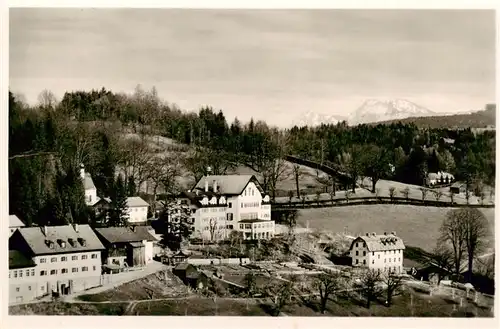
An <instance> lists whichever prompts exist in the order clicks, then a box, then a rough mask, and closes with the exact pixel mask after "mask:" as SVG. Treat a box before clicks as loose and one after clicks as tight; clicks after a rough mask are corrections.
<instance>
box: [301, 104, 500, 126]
mask: <svg viewBox="0 0 500 329" xmlns="http://www.w3.org/2000/svg"><path fill="white" fill-rule="evenodd" d="M494 107H495V106H494V105H493V104H490V105H488V106H487V110H485V111H476V112H474V111H468V112H461V113H456V112H455V113H438V112H434V111H431V110H429V109H427V108H425V107H422V106H420V105H417V104H415V103H413V102H410V101H408V100H404V99H395V100H376V99H370V100H367V101H365V102H364V103H363V105H361V106H360V107H359V108H358V109H357V110H356V111H354V112H353V113H351V115H349V116H348V117H344V116H339V115H328V114H322V113H316V112H312V111H309V112H307V113H305V114H304V115H302V116H301V117H299V118H297V119H296V120H295V121H294V122H293V123H292V125H296V126H299V127H301V126H309V127H315V126H319V125H321V124H337V123H338V122H341V121H347V123H348V124H349V125H350V126H354V125H358V124H373V123H391V122H399V121H402V122H407V123H409V122H415V123H417V122H418V123H419V124H421V125H424V126H440V127H442V126H443V125H444V126H449V127H452V126H459V127H465V126H471V125H472V126H471V127H473V128H483V127H486V126H488V125H494V124H495V108H494ZM483 112H484V113H483ZM444 118H447V119H446V120H445V119H444ZM436 120H437V121H436Z"/></svg>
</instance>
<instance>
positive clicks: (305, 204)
mask: <svg viewBox="0 0 500 329" xmlns="http://www.w3.org/2000/svg"><path fill="white" fill-rule="evenodd" d="M370 204H401V205H412V206H425V207H453V208H460V207H469V208H494V207H495V205H494V204H483V205H478V204H473V205H472V204H462V203H456V202H453V203H452V202H448V201H435V200H420V199H412V198H408V199H406V198H402V197H393V198H391V197H354V198H349V199H345V198H344V199H333V200H305V201H292V202H279V203H278V202H275V203H273V204H272V210H281V209H309V208H325V207H342V206H355V205H370Z"/></svg>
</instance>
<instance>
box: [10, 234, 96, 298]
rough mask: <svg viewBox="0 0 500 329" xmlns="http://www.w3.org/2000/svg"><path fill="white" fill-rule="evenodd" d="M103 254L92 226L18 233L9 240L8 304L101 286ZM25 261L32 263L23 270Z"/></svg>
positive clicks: (25, 265)
mask: <svg viewBox="0 0 500 329" xmlns="http://www.w3.org/2000/svg"><path fill="white" fill-rule="evenodd" d="M103 250H104V246H103V245H102V244H101V242H100V241H99V239H98V238H97V236H96V235H95V233H94V232H93V231H92V229H91V228H90V226H89V225H74V226H71V225H63V226H48V227H47V226H45V227H25V228H20V229H18V230H17V231H15V232H14V234H13V235H12V236H11V237H10V239H9V301H10V302H26V301H29V300H32V299H34V298H36V297H41V296H45V295H48V294H52V293H58V294H62V295H67V294H71V293H73V292H78V291H82V290H86V289H89V288H92V287H96V286H99V285H100V284H101V272H102V269H101V265H102V264H101V263H102V262H101V252H102V251H103ZM11 255H12V259H11V257H10V256H11ZM22 258H24V259H25V260H29V262H27V261H25V260H24V261H23V262H22V263H23V265H22V266H20V264H19V263H20V260H21V259H22Z"/></svg>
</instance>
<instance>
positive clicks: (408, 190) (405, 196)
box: [401, 187, 410, 200]
mask: <svg viewBox="0 0 500 329" xmlns="http://www.w3.org/2000/svg"><path fill="white" fill-rule="evenodd" d="M401 194H402V195H403V196H404V198H405V199H406V200H408V196H409V195H410V188H409V187H405V188H404V189H403V190H402V191H401Z"/></svg>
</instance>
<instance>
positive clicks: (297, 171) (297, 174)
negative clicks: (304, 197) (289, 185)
mask: <svg viewBox="0 0 500 329" xmlns="http://www.w3.org/2000/svg"><path fill="white" fill-rule="evenodd" d="M292 172H293V177H294V178H295V190H296V191H297V197H298V196H299V195H300V185H299V184H300V183H299V182H300V178H301V177H302V176H304V174H305V171H304V169H302V167H301V166H300V165H298V164H294V165H293V166H292Z"/></svg>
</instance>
